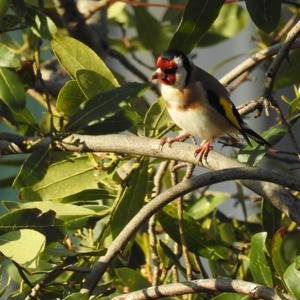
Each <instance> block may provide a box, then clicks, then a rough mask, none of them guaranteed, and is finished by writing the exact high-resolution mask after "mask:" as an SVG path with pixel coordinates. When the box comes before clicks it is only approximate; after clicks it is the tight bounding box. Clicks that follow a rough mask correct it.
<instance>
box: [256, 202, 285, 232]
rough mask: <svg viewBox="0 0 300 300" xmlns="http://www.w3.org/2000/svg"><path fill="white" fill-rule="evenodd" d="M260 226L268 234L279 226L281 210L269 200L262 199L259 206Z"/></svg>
mask: <svg viewBox="0 0 300 300" xmlns="http://www.w3.org/2000/svg"><path fill="white" fill-rule="evenodd" d="M261 216H262V227H263V230H264V231H266V232H268V234H270V236H273V234H274V233H275V232H276V231H277V230H278V229H279V228H280V226H281V211H279V210H278V209H277V208H276V207H275V206H274V205H272V204H271V203H270V201H268V200H266V199H263V200H262V207H261Z"/></svg>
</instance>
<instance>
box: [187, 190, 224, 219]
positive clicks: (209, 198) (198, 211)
mask: <svg viewBox="0 0 300 300" xmlns="http://www.w3.org/2000/svg"><path fill="white" fill-rule="evenodd" d="M229 196H230V195H229V194H228V193H221V192H212V193H209V194H205V195H204V196H203V197H202V198H200V199H199V200H197V201H196V203H195V204H194V205H192V206H191V207H190V208H189V210H188V213H189V214H190V215H191V216H192V217H193V218H194V219H195V220H199V219H201V218H203V217H205V216H207V215H208V214H209V213H211V212H212V211H213V210H214V209H215V208H216V207H218V206H219V205H220V204H222V203H223V202H224V201H225V200H227V199H228V198H229Z"/></svg>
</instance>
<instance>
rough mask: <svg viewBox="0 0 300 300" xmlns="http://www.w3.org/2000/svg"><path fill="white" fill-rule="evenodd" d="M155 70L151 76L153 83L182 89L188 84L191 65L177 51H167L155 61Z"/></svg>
mask: <svg viewBox="0 0 300 300" xmlns="http://www.w3.org/2000/svg"><path fill="white" fill-rule="evenodd" d="M156 66H157V69H156V70H155V72H154V74H153V75H152V78H151V80H152V81H153V82H157V81H159V82H161V83H162V84H166V85H171V86H174V87H177V88H183V87H185V86H186V85H187V84H188V83H189V79H190V75H191V68H192V67H191V63H190V61H189V59H188V57H187V56H186V55H185V54H184V53H183V52H181V51H179V50H167V51H165V52H164V53H162V54H161V55H160V56H159V57H158V59H157V61H156Z"/></svg>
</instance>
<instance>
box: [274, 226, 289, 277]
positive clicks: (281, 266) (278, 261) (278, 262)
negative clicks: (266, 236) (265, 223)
mask: <svg viewBox="0 0 300 300" xmlns="http://www.w3.org/2000/svg"><path fill="white" fill-rule="evenodd" d="M283 236H284V230H282V229H280V230H278V231H277V232H275V234H274V235H273V239H272V248H271V257H272V263H273V266H274V268H275V270H276V272H277V273H278V274H279V276H280V277H281V278H283V274H284V271H285V270H286V268H287V267H288V264H287V263H286V261H285V260H284V258H283V256H282V243H283Z"/></svg>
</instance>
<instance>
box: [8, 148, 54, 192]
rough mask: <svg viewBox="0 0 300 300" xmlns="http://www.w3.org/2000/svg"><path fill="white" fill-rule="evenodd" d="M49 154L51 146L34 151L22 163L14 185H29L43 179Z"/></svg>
mask: <svg viewBox="0 0 300 300" xmlns="http://www.w3.org/2000/svg"><path fill="white" fill-rule="evenodd" d="M49 156H50V147H48V148H46V149H40V150H37V151H33V152H32V153H31V154H30V155H29V157H28V158H27V159H26V160H25V162H24V164H23V165H22V167H21V169H20V171H19V173H18V175H17V176H16V178H15V180H14V183H13V186H14V187H24V186H29V185H33V184H35V183H36V182H38V181H39V180H41V179H42V178H43V177H44V176H45V174H46V171H47V167H48V164H49Z"/></svg>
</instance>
